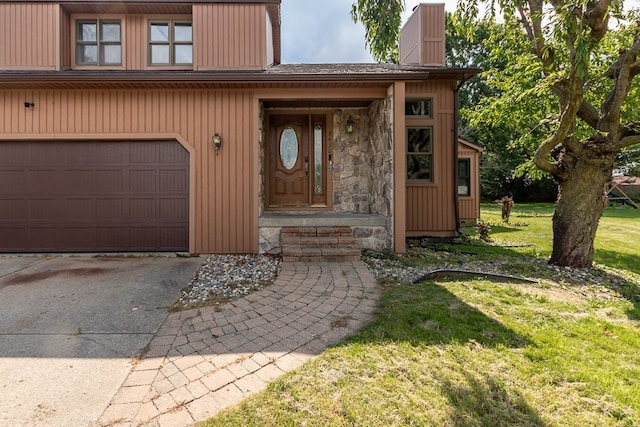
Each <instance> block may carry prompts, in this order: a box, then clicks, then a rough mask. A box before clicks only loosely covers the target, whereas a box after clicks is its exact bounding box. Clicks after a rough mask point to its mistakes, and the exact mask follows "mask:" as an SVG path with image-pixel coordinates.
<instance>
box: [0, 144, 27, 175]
mask: <svg viewBox="0 0 640 427" xmlns="http://www.w3.org/2000/svg"><path fill="white" fill-rule="evenodd" d="M29 149H30V148H29V146H28V145H27V144H24V145H20V146H17V147H14V148H13V149H11V150H4V151H6V152H3V153H2V156H0V170H2V169H6V168H9V169H12V168H17V167H20V168H23V167H24V166H25V165H27V164H29Z"/></svg>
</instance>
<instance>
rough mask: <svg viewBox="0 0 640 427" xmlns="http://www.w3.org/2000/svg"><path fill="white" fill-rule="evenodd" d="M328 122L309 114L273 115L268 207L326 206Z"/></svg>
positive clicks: (271, 119) (270, 117)
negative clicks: (326, 126) (325, 128)
mask: <svg viewBox="0 0 640 427" xmlns="http://www.w3.org/2000/svg"><path fill="white" fill-rule="evenodd" d="M325 122H326V121H325V117H324V116H312V115H309V114H286V115H285V114H278V115H275V114H273V115H269V137H268V143H267V146H268V147H267V153H268V164H267V176H266V186H267V195H268V200H267V207H268V208H274V209H278V208H287V209H291V208H293V209H301V208H309V207H326V194H327V191H326V181H327V180H326V171H327V166H326V165H327V161H326V157H327V149H326V132H325V131H324V127H325ZM311 129H313V131H312V130H311Z"/></svg>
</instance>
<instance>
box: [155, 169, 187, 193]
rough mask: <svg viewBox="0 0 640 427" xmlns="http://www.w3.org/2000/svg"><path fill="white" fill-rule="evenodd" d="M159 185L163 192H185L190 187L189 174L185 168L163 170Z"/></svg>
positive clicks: (160, 174) (159, 176)
mask: <svg viewBox="0 0 640 427" xmlns="http://www.w3.org/2000/svg"><path fill="white" fill-rule="evenodd" d="M158 187H159V191H160V192H161V193H172V192H177V193H181V192H184V191H185V190H186V189H188V188H189V176H188V175H187V172H186V171H185V170H161V171H160V172H159V174H158Z"/></svg>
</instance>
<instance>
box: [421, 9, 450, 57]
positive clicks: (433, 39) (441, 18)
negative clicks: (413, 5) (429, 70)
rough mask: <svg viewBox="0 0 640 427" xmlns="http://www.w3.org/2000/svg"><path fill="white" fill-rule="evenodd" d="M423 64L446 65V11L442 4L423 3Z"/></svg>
mask: <svg viewBox="0 0 640 427" xmlns="http://www.w3.org/2000/svg"><path fill="white" fill-rule="evenodd" d="M420 9H421V13H422V64H424V65H442V66H444V65H445V28H444V26H445V12H444V3H442V4H422V5H421V6H420Z"/></svg>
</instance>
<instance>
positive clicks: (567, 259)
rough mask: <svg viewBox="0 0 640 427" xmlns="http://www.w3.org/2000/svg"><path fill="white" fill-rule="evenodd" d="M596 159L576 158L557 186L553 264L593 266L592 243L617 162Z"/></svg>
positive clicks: (606, 158)
mask: <svg viewBox="0 0 640 427" xmlns="http://www.w3.org/2000/svg"><path fill="white" fill-rule="evenodd" d="M585 154H586V153H585ZM595 157H597V158H593V157H592V156H589V155H588V154H587V155H586V156H585V155H582V156H580V157H579V158H577V159H575V162H576V163H575V165H574V167H573V168H572V170H571V171H570V173H569V174H568V177H567V179H565V180H562V181H561V182H559V183H558V201H557V203H556V210H555V213H554V215H553V253H552V254H551V259H550V260H549V263H550V264H557V265H562V266H569V267H575V268H588V267H591V265H592V264H593V242H594V240H595V237H596V230H597V229H598V222H599V221H600V216H601V215H602V211H603V210H604V207H605V203H604V192H603V191H604V186H605V184H606V183H607V181H608V180H609V179H610V177H611V172H612V170H613V161H614V156H613V154H611V155H608V156H606V157H605V156H602V155H600V156H595Z"/></svg>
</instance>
